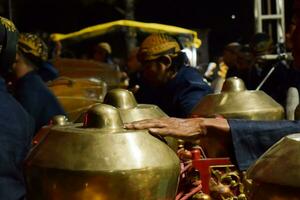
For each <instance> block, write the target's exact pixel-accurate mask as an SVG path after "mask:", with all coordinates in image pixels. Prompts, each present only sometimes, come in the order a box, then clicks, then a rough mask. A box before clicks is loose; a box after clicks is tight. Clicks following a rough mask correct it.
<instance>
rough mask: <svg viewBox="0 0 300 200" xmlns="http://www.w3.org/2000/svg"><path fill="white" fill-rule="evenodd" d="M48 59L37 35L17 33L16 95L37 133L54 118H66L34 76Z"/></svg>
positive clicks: (51, 96) (41, 83)
mask: <svg viewBox="0 0 300 200" xmlns="http://www.w3.org/2000/svg"><path fill="white" fill-rule="evenodd" d="M47 58H48V48H47V46H46V44H45V43H44V41H43V40H42V39H41V38H39V37H38V36H37V35H34V34H30V33H22V34H20V37H19V41H18V52H17V56H16V62H15V63H14V65H13V71H14V74H15V76H16V78H17V81H16V87H15V96H16V99H17V100H18V101H19V102H20V104H21V105H22V106H23V107H24V108H25V110H26V111H27V112H28V113H29V114H30V115H31V116H32V117H33V118H34V120H35V126H36V129H35V130H36V131H38V130H39V129H40V128H41V127H42V126H44V125H47V124H48V123H49V122H50V120H51V119H52V118H53V117H54V116H56V115H66V114H65V112H64V110H63V108H62V106H61V105H60V103H59V102H58V100H57V99H56V97H55V96H54V95H53V94H52V92H51V91H50V90H49V89H48V87H47V86H46V84H45V83H44V82H43V80H42V79H41V77H40V76H39V75H38V74H37V71H38V69H39V67H40V66H41V65H42V63H43V62H45V61H46V60H47Z"/></svg>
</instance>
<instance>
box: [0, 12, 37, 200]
mask: <svg viewBox="0 0 300 200" xmlns="http://www.w3.org/2000/svg"><path fill="white" fill-rule="evenodd" d="M17 42H18V32H17V30H16V27H15V26H14V24H13V23H12V22H11V21H9V20H7V19H5V18H3V17H0V130H1V131H0V146H1V150H0V199H3V200H19V199H23V198H24V196H25V184H24V180H23V175H22V163H23V160H24V159H25V156H26V154H27V153H28V151H29V149H30V144H31V140H32V137H33V134H34V121H33V119H32V117H30V115H29V114H28V113H27V112H26V111H25V110H24V109H23V107H22V106H21V105H20V104H19V103H18V102H17V101H16V100H15V99H14V98H13V97H12V96H11V95H10V94H9V93H8V92H7V90H6V86H5V81H4V78H3V77H6V75H7V74H8V72H9V71H10V69H11V67H12V64H13V62H14V61H15V58H16V47H17Z"/></svg>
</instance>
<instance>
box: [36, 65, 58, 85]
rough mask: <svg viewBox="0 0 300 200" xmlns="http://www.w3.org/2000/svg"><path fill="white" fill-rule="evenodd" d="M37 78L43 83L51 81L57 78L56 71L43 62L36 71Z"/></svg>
mask: <svg viewBox="0 0 300 200" xmlns="http://www.w3.org/2000/svg"><path fill="white" fill-rule="evenodd" d="M38 74H39V76H40V77H41V78H42V79H43V81H44V82H48V81H52V80H54V79H56V78H58V70H57V69H55V67H54V66H53V65H52V64H51V63H49V62H43V63H42V65H41V66H40V67H39V69H38Z"/></svg>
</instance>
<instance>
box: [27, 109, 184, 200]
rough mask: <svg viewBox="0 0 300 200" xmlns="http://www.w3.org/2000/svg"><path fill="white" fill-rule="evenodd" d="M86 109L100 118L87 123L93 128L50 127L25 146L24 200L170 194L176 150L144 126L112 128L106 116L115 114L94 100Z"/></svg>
mask: <svg viewBox="0 0 300 200" xmlns="http://www.w3.org/2000/svg"><path fill="white" fill-rule="evenodd" d="M91 113H92V116H90V117H95V118H96V119H98V120H100V121H102V123H100V122H99V123H94V122H93V123H92V124H97V126H98V127H95V126H94V125H93V126H92V128H90V127H85V126H82V124H69V125H65V126H53V127H52V128H51V129H50V131H49V133H48V134H47V136H46V137H45V138H44V139H43V140H41V141H40V142H39V143H38V144H37V145H36V146H35V148H34V149H33V150H32V151H31V153H30V154H29V156H28V157H27V159H26V162H25V180H26V185H27V194H28V199H30V200H41V199H52V200H54V199H55V200H70V199H72V200H100V199H101V200H121V199H122V200H141V199H143V200H158V199H159V200H173V199H175V195H176V190H177V186H178V178H179V172H180V166H179V159H178V157H177V156H176V154H175V153H174V152H173V151H172V150H171V149H170V148H169V147H168V146H167V145H165V144H164V143H163V142H161V141H159V140H158V139H156V138H155V137H153V136H151V135H150V134H149V133H148V132H147V131H132V130H124V129H123V125H122V124H119V125H120V126H119V127H116V126H117V124H114V123H116V122H112V121H115V120H116V121H119V122H120V121H121V119H120V118H119V119H118V114H117V113H118V112H117V110H116V109H115V108H113V107H112V106H109V105H99V106H96V107H93V108H92V110H90V111H88V115H89V114H91ZM97 115H98V116H97ZM108 115H109V116H108ZM96 119H91V120H92V121H93V120H96ZM112 124H113V125H112ZM106 126H108V127H106ZM111 127H113V129H111Z"/></svg>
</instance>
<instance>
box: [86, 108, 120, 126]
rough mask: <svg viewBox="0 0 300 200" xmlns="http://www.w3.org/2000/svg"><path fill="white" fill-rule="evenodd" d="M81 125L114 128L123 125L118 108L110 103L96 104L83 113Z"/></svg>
mask: <svg viewBox="0 0 300 200" xmlns="http://www.w3.org/2000/svg"><path fill="white" fill-rule="evenodd" d="M83 126H84V127H87V128H98V129H109V130H115V129H120V127H123V123H122V120H121V117H120V114H119V112H118V110H117V109H116V108H115V107H113V106H110V105H106V104H98V105H95V106H93V107H91V108H90V109H89V110H88V111H87V113H86V114H85V118H84V122H83Z"/></svg>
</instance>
